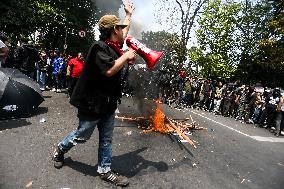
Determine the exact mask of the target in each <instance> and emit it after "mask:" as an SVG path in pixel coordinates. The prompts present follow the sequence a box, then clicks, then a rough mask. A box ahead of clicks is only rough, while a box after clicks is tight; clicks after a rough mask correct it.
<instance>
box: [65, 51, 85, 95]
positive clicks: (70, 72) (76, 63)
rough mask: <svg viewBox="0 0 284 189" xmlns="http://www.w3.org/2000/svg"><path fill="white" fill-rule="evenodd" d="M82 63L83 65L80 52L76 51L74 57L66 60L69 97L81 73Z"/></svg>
mask: <svg viewBox="0 0 284 189" xmlns="http://www.w3.org/2000/svg"><path fill="white" fill-rule="evenodd" d="M83 65H84V60H83V55H82V53H81V52H80V53H78V55H77V57H76V58H72V59H71V60H70V61H69V62H68V67H67V74H66V76H67V77H69V78H70V80H69V82H68V94H69V97H71V95H72V93H73V90H74V87H75V85H76V83H77V81H78V78H79V76H80V75H81V73H82V70H83Z"/></svg>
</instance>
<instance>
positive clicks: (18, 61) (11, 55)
mask: <svg viewBox="0 0 284 189" xmlns="http://www.w3.org/2000/svg"><path fill="white" fill-rule="evenodd" d="M1 44H2V43H1ZM3 44H5V43H3ZM6 48H7V47H6ZM7 49H8V48H7ZM4 50H6V49H3V56H2V57H5V59H4V58H2V61H1V63H2V64H1V67H6V68H7V67H8V68H16V69H18V70H20V71H21V72H22V73H23V74H25V75H27V76H28V77H30V78H32V79H34V80H35V81H36V82H37V83H38V84H39V86H40V89H41V90H42V91H44V90H51V91H53V92H58V93H60V92H61V90H62V89H63V88H67V89H68V90H67V91H68V95H69V96H71V94H72V92H73V89H74V86H75V84H76V82H77V80H78V78H79V76H80V74H81V72H82V69H83V65H84V57H83V54H82V53H81V52H79V53H78V54H77V56H75V57H73V56H71V55H67V54H64V53H61V52H60V51H59V50H49V51H45V50H42V51H40V50H38V49H37V48H36V46H35V45H33V44H31V43H25V42H23V43H22V44H21V45H19V46H17V47H16V48H11V49H10V50H7V51H4ZM4 53H5V56H4ZM4 60H5V61H4Z"/></svg>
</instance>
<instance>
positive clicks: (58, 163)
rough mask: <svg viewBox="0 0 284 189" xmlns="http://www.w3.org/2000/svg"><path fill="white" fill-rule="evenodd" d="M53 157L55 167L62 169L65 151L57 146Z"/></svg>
mask: <svg viewBox="0 0 284 189" xmlns="http://www.w3.org/2000/svg"><path fill="white" fill-rule="evenodd" d="M52 159H53V161H54V167H55V168H56V169H60V168H61V167H62V166H63V163H64V152H63V151H62V150H60V149H59V148H58V147H57V148H56V149H55V151H54V154H53V157H52Z"/></svg>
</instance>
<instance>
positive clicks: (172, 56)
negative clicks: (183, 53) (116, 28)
mask: <svg viewBox="0 0 284 189" xmlns="http://www.w3.org/2000/svg"><path fill="white" fill-rule="evenodd" d="M141 42H142V43H144V44H146V46H147V47H149V48H151V49H153V50H155V51H163V52H164V54H163V57H162V58H161V60H160V61H159V64H158V65H157V66H156V67H158V68H159V69H170V70H171V71H173V72H176V73H178V71H179V70H180V67H179V66H180V64H179V62H178V56H177V54H178V53H179V50H180V46H182V41H181V40H180V38H179V36H178V35H177V34H175V33H174V34H171V33H168V32H166V31H159V32H151V31H149V32H142V40H141Z"/></svg>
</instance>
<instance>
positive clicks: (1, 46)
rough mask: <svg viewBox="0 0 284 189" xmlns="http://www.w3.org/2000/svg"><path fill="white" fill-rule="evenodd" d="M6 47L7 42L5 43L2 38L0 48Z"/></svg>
mask: <svg viewBox="0 0 284 189" xmlns="http://www.w3.org/2000/svg"><path fill="white" fill-rule="evenodd" d="M3 47H6V45H5V43H3V41H1V40H0V49H1V48H3Z"/></svg>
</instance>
